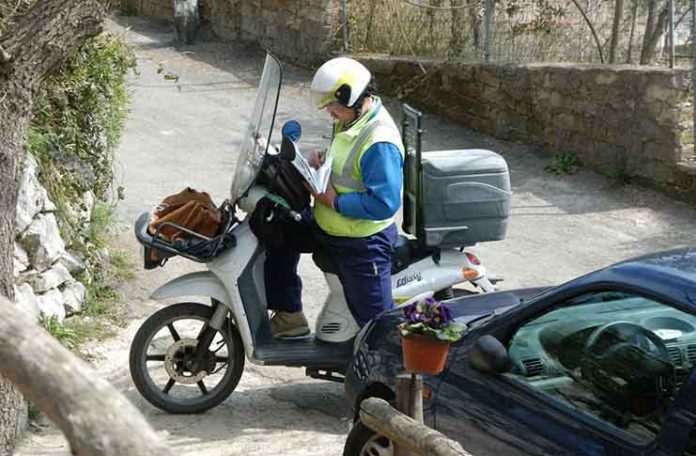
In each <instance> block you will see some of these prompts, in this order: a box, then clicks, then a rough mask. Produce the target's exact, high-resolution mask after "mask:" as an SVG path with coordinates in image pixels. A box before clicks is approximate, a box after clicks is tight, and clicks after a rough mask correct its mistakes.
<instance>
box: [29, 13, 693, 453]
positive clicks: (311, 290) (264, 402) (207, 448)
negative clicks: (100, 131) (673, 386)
mask: <svg viewBox="0 0 696 456" xmlns="http://www.w3.org/2000/svg"><path fill="white" fill-rule="evenodd" d="M118 21H119V22H120V23H118V24H117V23H113V24H111V25H110V27H111V28H112V29H115V30H118V29H122V28H123V27H124V26H130V27H131V30H130V32H129V39H130V41H131V42H132V43H133V45H134V46H135V48H136V52H137V55H138V60H139V65H140V75H139V76H137V77H134V78H133V80H132V82H131V90H132V93H133V103H132V107H131V112H130V116H129V120H128V124H127V128H126V131H125V135H124V138H123V143H122V145H121V147H120V148H119V150H118V152H117V161H118V173H117V174H118V176H119V179H120V182H119V184H120V185H123V186H124V187H125V190H126V199H125V201H123V202H122V204H121V205H120V206H119V213H118V217H119V223H120V224H121V227H122V229H121V235H120V236H119V240H118V242H119V244H120V246H121V247H122V248H123V249H125V250H127V251H128V252H130V253H131V254H132V255H133V256H134V257H135V258H137V255H138V251H139V250H138V246H137V245H136V243H135V241H134V239H133V236H132V235H131V228H130V226H131V224H132V221H133V220H134V218H135V217H136V215H137V214H138V213H140V212H141V211H145V210H148V209H149V208H151V207H152V206H154V205H155V204H156V203H157V202H159V201H160V200H161V199H162V198H163V197H164V196H166V195H168V194H171V193H174V192H177V191H179V190H181V189H182V188H183V187H184V186H185V185H189V186H192V187H194V188H197V189H201V190H206V191H208V192H210V193H211V195H212V196H213V198H214V199H215V201H216V202H219V201H221V200H222V199H224V198H226V197H227V195H228V192H229V185H230V181H231V174H232V170H233V165H234V162H235V159H236V157H235V146H236V144H237V143H238V141H239V132H240V131H241V129H242V126H243V124H244V121H245V119H246V118H248V115H249V111H250V107H251V105H252V103H253V99H254V94H255V85H256V81H257V80H258V78H259V76H260V70H261V66H262V64H263V53H262V52H261V51H260V50H259V49H257V48H253V47H252V48H247V47H243V46H240V45H232V44H219V43H202V44H198V45H194V46H190V47H186V48H184V49H178V50H177V49H175V48H174V47H173V46H172V39H173V36H172V34H171V32H170V29H169V28H168V27H167V26H163V25H159V24H155V23H150V22H147V21H144V20H142V19H138V18H119V19H118ZM158 69H161V71H160V72H158ZM286 70H287V71H286V79H285V81H286V84H285V86H284V88H283V92H282V93H281V100H282V101H281V106H280V108H279V112H278V118H279V120H280V121H281V122H282V121H284V120H287V119H289V118H296V119H298V120H300V121H301V122H302V124H303V127H304V131H305V133H304V136H303V146H304V147H311V146H312V145H315V144H316V145H319V144H321V143H322V141H324V140H322V139H321V135H322V134H327V133H328V132H329V127H328V122H327V119H326V118H324V116H323V115H321V114H317V113H315V112H313V110H312V109H311V107H310V105H309V103H308V86H307V81H309V80H310V78H311V73H309V72H306V71H304V70H299V69H296V68H293V67H289V68H287V69H286ZM167 73H169V74H171V75H172V77H178V81H176V82H174V81H172V80H165V79H164V78H163V75H164V74H167ZM390 107H393V108H394V109H392V112H393V113H394V116H395V118H397V119H398V118H399V116H398V114H397V112H398V105H396V104H391V105H390ZM425 127H426V129H427V132H426V144H425V150H436V149H445V148H447V149H455V148H468V147H484V148H489V149H492V150H496V151H498V152H500V153H501V154H503V155H504V156H505V158H506V159H507V160H508V163H509V165H510V168H511V175H512V181H513V189H514V199H513V216H512V218H511V221H510V228H509V232H508V237H507V239H506V240H504V241H501V242H496V243H490V244H484V245H481V246H479V247H478V252H479V254H480V256H481V258H482V259H483V260H484V262H485V264H487V265H488V267H489V268H491V269H492V270H494V271H495V272H497V273H498V274H500V275H503V276H504V277H505V278H506V281H505V282H504V283H503V287H504V288H513V287H516V286H521V285H541V284H552V283H558V282H561V281H564V280H567V279H569V278H572V277H574V276H576V275H579V274H582V273H585V272H589V271H591V270H593V269H596V268H598V267H601V266H604V265H607V264H610V263H613V262H615V261H618V260H622V259H625V258H628V257H631V256H634V255H637V254H641V253H645V252H650V251H654V250H659V249H666V248H671V247H677V246H684V245H696V212H695V211H694V210H693V209H692V208H690V207H688V206H686V205H684V204H681V203H677V202H674V201H672V200H670V199H668V198H665V197H664V196H662V195H660V194H657V193H654V192H651V191H646V190H642V189H637V188H634V187H631V186H628V187H620V188H615V187H612V186H611V185H610V184H609V183H608V182H607V181H606V180H605V179H604V178H602V177H600V176H597V175H595V174H593V173H590V172H587V171H582V170H581V171H580V172H579V173H577V174H575V175H572V176H560V177H559V176H554V175H550V174H547V173H545V172H544V171H543V167H544V165H545V161H544V160H542V159H540V158H539V157H538V156H536V155H534V154H533V153H532V152H531V151H530V150H529V149H528V148H527V147H524V146H520V145H515V144H509V143H504V142H500V141H496V140H493V139H491V138H488V137H484V136H481V135H478V134H475V133H474V132H472V131H470V130H468V129H466V128H463V127H461V126H457V125H453V124H451V123H448V122H446V121H444V120H441V119H439V118H436V117H430V116H426V118H425ZM195 268H196V265H191V264H190V263H188V262H185V261H182V260H177V259H174V260H172V261H171V262H170V263H169V264H167V266H166V267H165V268H162V269H159V270H155V271H144V270H141V269H139V270H138V271H136V279H135V280H134V281H133V282H132V283H129V284H124V286H123V287H122V290H121V291H122V293H123V294H124V297H125V301H126V303H127V305H128V308H129V312H130V317H131V320H130V324H129V325H128V327H127V328H125V330H124V331H123V332H121V333H119V334H118V336H117V337H115V338H114V339H111V340H109V341H107V342H105V343H103V344H101V345H98V346H94V347H91V348H90V350H91V351H92V352H93V353H95V354H96V355H98V356H97V361H96V362H95V368H96V370H97V372H98V373H99V375H102V376H103V377H105V378H107V379H109V380H110V381H112V382H113V384H114V385H115V386H116V387H117V388H119V389H120V390H121V391H122V392H123V393H124V394H125V395H126V396H127V397H128V398H129V399H130V400H132V401H133V402H134V403H135V404H136V405H137V406H138V408H139V409H140V410H141V411H142V412H143V413H144V414H145V415H146V417H147V418H148V419H149V420H150V422H151V423H152V424H153V425H154V426H155V428H156V429H158V430H160V431H161V432H162V433H165V434H166V435H167V436H168V440H169V443H170V444H171V446H172V447H173V448H175V451H176V452H177V453H178V454H182V455H194V454H196V455H200V454H205V455H241V454H244V455H336V454H340V453H341V450H342V447H343V441H344V438H345V435H346V433H347V430H348V427H349V422H350V420H349V416H350V412H349V410H348V407H347V406H346V405H345V404H344V403H343V399H342V389H341V385H338V384H334V383H325V382H319V381H314V380H311V379H307V378H306V377H304V375H303V371H302V370H300V369H285V368H268V367H258V366H254V365H251V364H250V363H247V368H246V370H245V372H244V375H243V376H242V380H241V383H240V384H239V386H238V388H237V390H236V391H235V392H234V393H233V394H232V396H231V397H230V398H229V399H228V400H227V401H225V402H224V403H223V404H222V405H220V406H218V407H217V408H215V409H214V410H211V411H209V412H208V413H205V414H203V415H198V416H173V415H167V414H165V413H163V412H160V411H159V410H157V409H155V408H154V407H152V406H150V405H149V404H148V403H146V402H145V401H144V400H143V399H142V398H141V397H140V396H139V395H138V393H137V392H136V391H135V388H134V386H133V385H132V382H131V380H130V375H129V373H128V367H127V366H128V348H129V344H130V341H131V339H132V336H133V334H134V332H135V330H136V329H137V327H138V326H139V324H140V323H141V322H142V319H143V318H144V317H146V316H147V315H149V314H150V313H152V311H153V310H154V309H156V308H157V307H158V306H159V305H161V304H159V303H155V302H153V301H150V300H148V299H147V296H148V295H149V293H150V292H151V291H152V290H153V289H154V288H155V287H156V286H159V285H160V284H162V283H164V282H165V281H166V280H167V279H168V278H171V277H174V276H176V275H179V274H181V273H182V272H186V271H189V270H194V269H195ZM301 273H302V275H303V278H304V281H305V290H306V293H305V306H306V308H307V310H308V315H309V316H310V319H313V318H314V317H315V316H316V313H317V310H318V306H319V305H320V303H321V302H322V301H323V299H324V297H325V295H326V287H325V285H324V282H323V278H322V277H321V275H320V274H319V271H318V270H317V269H316V268H315V267H314V266H313V265H312V264H311V262H310V261H308V260H307V259H303V261H302V263H301ZM16 454H17V455H22V456H29V455H67V454H69V450H68V448H67V446H66V444H65V441H64V439H63V437H62V435H61V434H60V432H58V431H56V430H55V429H52V428H49V429H47V430H44V431H43V432H40V433H34V434H30V435H28V436H27V438H26V439H25V441H24V442H23V443H22V445H21V446H20V448H19V449H18V451H17V452H16Z"/></svg>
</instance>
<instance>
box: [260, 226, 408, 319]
mask: <svg viewBox="0 0 696 456" xmlns="http://www.w3.org/2000/svg"><path fill="white" fill-rule="evenodd" d="M304 220H305V221H304V222H303V223H300V224H297V225H296V226H289V227H288V230H287V232H286V240H287V242H286V243H285V246H284V247H281V248H269V249H268V250H267V252H266V264H265V265H264V276H265V277H264V278H265V283H266V297H267V300H268V309H270V310H280V311H285V312H296V311H299V310H302V280H301V279H300V277H299V276H298V275H297V263H298V262H299V260H300V253H310V252H313V251H315V250H317V249H320V248H322V249H326V250H327V252H328V253H329V255H331V257H332V258H333V260H334V261H335V263H336V265H337V266H338V271H339V274H338V277H339V279H340V280H341V284H342V285H343V291H344V293H345V295H346V301H347V302H348V307H349V308H350V311H351V312H352V314H353V317H355V320H356V321H357V322H358V324H359V325H360V326H362V325H364V324H366V323H367V322H368V321H370V320H371V319H372V318H374V317H375V316H376V315H377V314H378V313H380V312H382V311H383V310H388V309H391V308H392V307H393V301H392V290H391V262H392V254H393V252H394V246H395V245H396V240H397V237H398V232H397V229H396V225H394V224H392V225H390V226H388V227H387V228H385V229H384V230H382V231H380V232H379V233H376V234H373V235H372V236H368V237H365V238H348V237H337V236H331V235H329V234H327V233H326V232H324V231H323V230H322V229H321V228H319V226H318V225H317V224H316V222H315V221H314V220H313V219H311V215H309V216H306V217H305V219H304Z"/></svg>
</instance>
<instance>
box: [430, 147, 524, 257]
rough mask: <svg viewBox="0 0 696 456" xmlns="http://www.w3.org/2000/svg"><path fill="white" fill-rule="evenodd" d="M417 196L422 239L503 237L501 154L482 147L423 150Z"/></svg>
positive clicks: (506, 203)
mask: <svg viewBox="0 0 696 456" xmlns="http://www.w3.org/2000/svg"><path fill="white" fill-rule="evenodd" d="M421 164H422V172H421V185H422V193H421V198H419V200H420V201H419V206H420V211H419V212H420V217H421V218H422V220H420V221H419V225H420V229H419V231H420V233H418V236H419V237H424V238H425V239H422V240H421V241H422V242H424V243H425V244H426V245H427V246H433V247H434V246H437V247H459V246H467V245H473V244H475V243H478V242H486V241H496V240H500V239H503V238H504V237H505V234H506V231H507V220H508V217H509V214H510V198H511V191H510V174H509V171H508V166H507V163H506V162H505V159H504V158H503V157H501V156H500V155H498V154H497V153H495V152H493V151H490V150H485V149H461V150H441V151H432V152H424V153H423V154H422V160H421Z"/></svg>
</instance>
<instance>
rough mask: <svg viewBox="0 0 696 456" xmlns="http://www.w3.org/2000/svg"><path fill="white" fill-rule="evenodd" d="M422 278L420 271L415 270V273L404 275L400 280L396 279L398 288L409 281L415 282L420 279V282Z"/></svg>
mask: <svg viewBox="0 0 696 456" xmlns="http://www.w3.org/2000/svg"><path fill="white" fill-rule="evenodd" d="M420 280H421V273H420V272H414V273H413V274H410V275H407V276H404V277H402V278H400V279H399V280H397V281H396V288H399V287H403V286H404V285H406V284H407V283H411V282H415V281H418V282H420Z"/></svg>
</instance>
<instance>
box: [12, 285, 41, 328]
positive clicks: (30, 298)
mask: <svg viewBox="0 0 696 456" xmlns="http://www.w3.org/2000/svg"><path fill="white" fill-rule="evenodd" d="M14 295H15V307H16V308H17V309H18V310H19V311H20V312H22V313H23V314H25V315H27V316H28V317H29V318H31V320H32V321H38V320H39V313H40V309H39V302H38V299H37V298H36V294H34V290H33V289H32V288H31V285H29V284H28V283H23V284H21V285H15V287H14Z"/></svg>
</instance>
